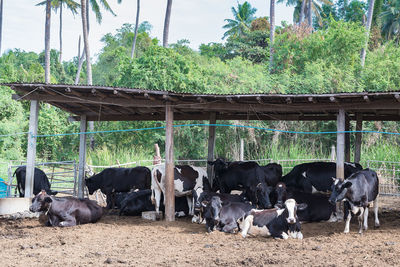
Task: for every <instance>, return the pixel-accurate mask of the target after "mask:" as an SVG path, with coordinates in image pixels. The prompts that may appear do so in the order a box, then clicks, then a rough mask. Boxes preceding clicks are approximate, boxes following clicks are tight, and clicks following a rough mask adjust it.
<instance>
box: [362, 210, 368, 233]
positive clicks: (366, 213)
mask: <svg viewBox="0 0 400 267" xmlns="http://www.w3.org/2000/svg"><path fill="white" fill-rule="evenodd" d="M363 220H364V223H363V228H364V231H367V229H368V207H366V208H365V210H364V219H363Z"/></svg>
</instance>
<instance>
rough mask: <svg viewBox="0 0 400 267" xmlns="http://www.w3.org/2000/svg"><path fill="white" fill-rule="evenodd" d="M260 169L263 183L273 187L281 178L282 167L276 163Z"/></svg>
mask: <svg viewBox="0 0 400 267" xmlns="http://www.w3.org/2000/svg"><path fill="white" fill-rule="evenodd" d="M261 168H262V169H263V170H264V173H265V182H266V183H267V184H268V185H269V186H273V187H275V186H276V185H277V184H278V183H279V181H280V180H281V178H282V166H281V165H280V164H278V163H269V164H267V165H265V166H261Z"/></svg>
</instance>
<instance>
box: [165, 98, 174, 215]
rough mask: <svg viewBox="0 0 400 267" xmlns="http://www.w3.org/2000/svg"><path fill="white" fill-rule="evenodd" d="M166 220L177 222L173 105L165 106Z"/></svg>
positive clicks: (167, 104)
mask: <svg viewBox="0 0 400 267" xmlns="http://www.w3.org/2000/svg"><path fill="white" fill-rule="evenodd" d="M165 122H166V127H165V174H166V175H165V195H164V197H165V220H166V221H167V222H172V221H175V188H174V167H175V165H174V127H173V124H174V112H173V110H172V107H171V104H170V103H169V102H167V103H166V106H165Z"/></svg>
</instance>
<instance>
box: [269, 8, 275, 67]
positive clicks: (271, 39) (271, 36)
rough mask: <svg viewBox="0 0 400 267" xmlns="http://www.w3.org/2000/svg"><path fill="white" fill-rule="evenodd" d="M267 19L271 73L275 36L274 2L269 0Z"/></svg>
mask: <svg viewBox="0 0 400 267" xmlns="http://www.w3.org/2000/svg"><path fill="white" fill-rule="evenodd" d="M269 18H270V22H269V24H270V25H271V26H270V27H271V28H270V31H269V71H270V72H271V73H272V71H273V64H274V34H275V0H271V5H270V11H269Z"/></svg>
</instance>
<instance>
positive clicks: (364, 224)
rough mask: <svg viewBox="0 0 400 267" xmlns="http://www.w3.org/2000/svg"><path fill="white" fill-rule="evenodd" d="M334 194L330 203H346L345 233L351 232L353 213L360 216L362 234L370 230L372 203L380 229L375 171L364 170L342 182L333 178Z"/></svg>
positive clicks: (377, 181) (377, 225)
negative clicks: (369, 217) (369, 218)
mask: <svg viewBox="0 0 400 267" xmlns="http://www.w3.org/2000/svg"><path fill="white" fill-rule="evenodd" d="M333 180H334V184H333V185H332V193H331V197H330V199H329V201H330V202H331V203H335V202H339V201H345V205H344V213H345V218H346V226H345V228H344V232H345V233H348V232H349V231H350V220H351V213H353V214H355V215H356V214H357V213H360V214H359V215H358V222H359V230H358V232H359V233H360V234H362V231H363V228H364V230H367V229H368V207H369V205H370V203H371V202H373V203H374V214H375V227H379V219H378V199H377V197H378V194H379V179H378V175H377V174H376V172H375V171H373V170H370V169H364V170H362V171H359V172H357V173H354V174H352V175H351V176H350V177H349V178H347V179H345V180H343V181H341V180H340V179H337V178H333Z"/></svg>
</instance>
